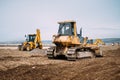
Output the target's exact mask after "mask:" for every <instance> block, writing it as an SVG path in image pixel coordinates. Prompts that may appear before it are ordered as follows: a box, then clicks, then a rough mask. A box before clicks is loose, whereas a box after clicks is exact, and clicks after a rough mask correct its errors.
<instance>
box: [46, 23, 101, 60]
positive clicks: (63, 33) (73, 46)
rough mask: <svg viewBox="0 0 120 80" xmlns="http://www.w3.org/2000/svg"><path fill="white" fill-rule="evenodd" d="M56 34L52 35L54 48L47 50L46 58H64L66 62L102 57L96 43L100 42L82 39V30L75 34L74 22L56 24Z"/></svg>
mask: <svg viewBox="0 0 120 80" xmlns="http://www.w3.org/2000/svg"><path fill="white" fill-rule="evenodd" d="M58 24H59V29H58V34H57V35H53V41H52V42H53V43H54V44H55V46H53V47H50V48H48V50H47V56H48V58H57V57H58V56H65V57H66V58H67V59H68V60H76V59H77V58H84V57H96V56H103V55H102V51H101V49H100V47H99V46H98V43H99V42H100V41H101V42H102V40H100V39H99V40H97V41H96V42H93V40H92V39H91V40H88V38H87V37H85V38H84V37H82V28H81V29H80V33H79V34H77V28H76V22H75V21H63V22H58Z"/></svg>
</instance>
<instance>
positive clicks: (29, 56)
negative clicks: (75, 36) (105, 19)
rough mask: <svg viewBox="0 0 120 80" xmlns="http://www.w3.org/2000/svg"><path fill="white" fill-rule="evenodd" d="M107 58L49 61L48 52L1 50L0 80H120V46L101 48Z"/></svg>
mask: <svg viewBox="0 0 120 80" xmlns="http://www.w3.org/2000/svg"><path fill="white" fill-rule="evenodd" d="M102 50H103V55H104V57H98V58H92V59H91V58H84V59H78V60H77V61H67V60H66V59H48V58H47V55H46V50H40V49H34V50H32V51H19V50H17V49H5V48H4V49H3V48H2V49H0V80H120V46H118V45H116V46H111V45H109V46H102Z"/></svg>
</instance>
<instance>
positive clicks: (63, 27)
mask: <svg viewBox="0 0 120 80" xmlns="http://www.w3.org/2000/svg"><path fill="white" fill-rule="evenodd" d="M58 23H59V29H58V35H61V36H74V35H75V34H76V26H74V25H75V22H74V21H65V22H58Z"/></svg>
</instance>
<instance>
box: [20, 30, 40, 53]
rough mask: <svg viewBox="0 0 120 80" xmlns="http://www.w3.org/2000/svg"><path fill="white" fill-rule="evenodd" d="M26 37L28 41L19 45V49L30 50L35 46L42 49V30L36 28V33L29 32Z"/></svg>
mask: <svg viewBox="0 0 120 80" xmlns="http://www.w3.org/2000/svg"><path fill="white" fill-rule="evenodd" d="M25 37H26V41H25V42H23V43H22V45H20V46H19V50H21V51H24V50H26V51H30V50H33V49H35V48H40V49H42V42H41V36H40V30H39V29H36V34H28V35H27V36H26V35H25Z"/></svg>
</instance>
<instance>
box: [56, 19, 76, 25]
mask: <svg viewBox="0 0 120 80" xmlns="http://www.w3.org/2000/svg"><path fill="white" fill-rule="evenodd" d="M61 23H76V21H73V20H67V21H61V22H58V24H61Z"/></svg>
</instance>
